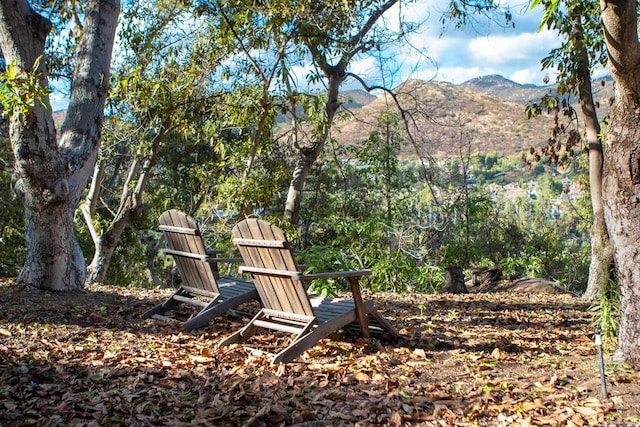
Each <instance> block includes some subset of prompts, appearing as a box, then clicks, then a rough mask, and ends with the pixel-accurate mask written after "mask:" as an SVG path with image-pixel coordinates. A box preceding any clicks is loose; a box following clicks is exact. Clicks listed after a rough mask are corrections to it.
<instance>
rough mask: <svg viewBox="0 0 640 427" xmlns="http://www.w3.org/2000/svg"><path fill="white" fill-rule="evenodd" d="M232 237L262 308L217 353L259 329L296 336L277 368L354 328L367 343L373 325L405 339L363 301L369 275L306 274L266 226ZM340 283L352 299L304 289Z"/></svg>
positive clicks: (256, 223) (242, 226)
mask: <svg viewBox="0 0 640 427" xmlns="http://www.w3.org/2000/svg"><path fill="white" fill-rule="evenodd" d="M231 234H232V236H233V238H234V239H233V241H234V243H235V244H236V245H237V246H238V248H239V250H240V254H241V255H242V258H243V260H244V263H245V265H244V266H242V267H240V269H239V271H240V272H244V273H249V274H250V275H251V276H252V278H253V280H254V283H255V285H256V288H257V289H258V293H259V294H260V298H261V300H262V303H263V308H262V309H261V310H260V312H259V313H258V314H257V315H256V316H255V317H254V318H253V319H252V320H251V321H250V322H249V323H248V324H247V325H246V326H245V327H244V328H242V329H241V330H239V331H237V332H236V333H234V334H232V335H230V336H229V337H227V338H225V339H224V340H222V341H221V342H220V343H219V344H218V347H222V346H225V345H228V344H232V343H236V342H241V341H244V340H246V339H248V338H249V337H250V336H252V335H253V334H255V332H256V329H257V328H259V327H260V328H267V329H271V330H277V331H283V332H287V333H291V334H293V339H292V341H291V343H290V344H289V346H287V347H286V348H285V349H284V350H282V351H281V352H279V353H278V354H276V356H275V358H274V359H273V361H272V364H276V363H287V362H290V361H291V360H293V359H295V358H296V357H297V356H298V355H300V354H301V353H302V352H303V351H305V350H306V349H308V348H309V347H311V346H313V345H314V344H315V343H317V342H318V341H319V340H321V339H322V338H325V337H326V336H328V335H329V334H331V333H333V332H336V331H338V330H340V329H342V328H344V327H345V326H347V325H349V324H351V323H354V322H355V323H356V324H357V325H358V326H359V327H360V330H361V332H362V335H364V336H365V337H369V336H370V329H369V320H370V319H371V320H375V321H376V323H377V324H378V325H379V328H380V329H381V330H384V331H386V332H388V333H389V334H390V335H391V336H392V337H393V338H398V337H400V334H399V333H398V331H397V330H396V329H395V328H394V327H393V325H391V323H389V321H388V320H386V319H385V318H384V317H382V316H381V315H380V314H379V313H378V312H377V311H376V310H375V309H374V308H373V302H372V301H363V300H362V296H361V293H360V285H359V281H360V278H362V277H363V276H366V275H368V274H370V273H371V271H370V270H357V271H349V272H339V273H320V274H303V273H301V272H300V271H299V270H298V268H297V266H296V263H295V260H294V256H293V253H292V250H291V247H290V245H289V242H288V241H287V239H286V236H285V234H284V232H283V231H282V230H281V229H280V228H278V227H276V226H273V225H271V224H269V223H268V222H266V221H263V220H259V219H247V220H244V221H242V222H240V223H239V224H237V225H236V226H235V227H234V228H233V230H232V232H231ZM337 277H346V278H348V280H349V283H350V285H351V291H352V293H353V299H345V298H323V297H320V296H317V295H309V294H308V293H307V291H306V287H305V285H304V283H303V281H307V280H313V279H320V278H323V279H330V278H337Z"/></svg>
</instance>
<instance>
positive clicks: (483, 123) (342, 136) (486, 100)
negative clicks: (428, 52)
mask: <svg viewBox="0 0 640 427" xmlns="http://www.w3.org/2000/svg"><path fill="white" fill-rule="evenodd" d="M395 91H396V93H398V100H399V102H400V103H401V104H402V106H403V108H404V109H405V110H406V111H407V112H408V114H409V115H410V116H411V121H412V123H413V124H412V127H413V129H412V132H413V133H414V135H415V138H416V146H417V149H418V150H419V151H420V153H421V154H422V155H425V154H429V155H432V156H435V157H443V156H445V157H446V156H451V155H459V154H460V149H463V150H464V151H465V152H466V149H467V148H466V147H468V146H469V147H470V149H471V152H472V153H478V152H491V151H496V152H499V153H503V154H514V153H517V152H520V151H523V150H526V149H528V148H529V147H530V146H531V145H532V144H542V143H543V142H544V141H546V139H547V138H548V135H549V131H550V129H551V126H552V118H551V117H539V118H535V119H532V120H527V118H526V116H525V114H524V106H523V105H522V104H519V103H515V102H509V101H506V100H504V99H502V98H500V97H498V96H495V95H489V94H486V93H481V92H478V91H477V90H474V89H472V88H470V87H466V86H464V85H453V84H450V83H441V82H423V81H417V80H414V81H410V82H407V83H405V84H404V85H402V86H401V87H398V88H396V90H395ZM387 109H392V110H393V111H396V112H398V109H397V108H396V107H395V104H394V102H393V100H392V98H391V96H389V95H383V96H380V97H378V98H377V99H376V100H375V101H373V102H371V103H370V104H367V105H366V106H364V107H363V108H361V109H359V110H353V109H352V110H351V114H349V115H345V116H343V120H340V121H338V123H337V126H336V129H337V130H336V132H335V133H334V137H335V138H336V139H337V140H338V141H340V142H343V143H344V144H347V145H350V144H357V143H359V142H360V141H362V140H364V139H366V138H367V136H368V135H369V134H370V133H371V132H372V131H374V130H376V128H377V121H378V118H379V117H380V115H381V114H382V113H383V112H384V111H386V110H387ZM400 134H401V135H402V136H403V137H404V138H406V132H404V131H403V130H401V131H400ZM401 155H402V156H415V155H416V151H415V148H414V147H413V146H411V145H409V146H405V147H403V149H402V152H401Z"/></svg>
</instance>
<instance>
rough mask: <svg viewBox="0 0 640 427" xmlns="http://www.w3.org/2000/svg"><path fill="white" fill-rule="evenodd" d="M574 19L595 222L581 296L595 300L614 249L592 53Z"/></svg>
mask: <svg viewBox="0 0 640 427" xmlns="http://www.w3.org/2000/svg"><path fill="white" fill-rule="evenodd" d="M571 13H572V16H571V21H572V23H573V27H572V31H571V39H572V41H573V46H574V53H575V55H576V64H577V69H576V77H577V79H578V93H579V95H580V108H581V110H582V114H583V115H584V120H585V127H586V134H587V135H586V136H587V144H588V145H589V187H590V191H591V208H592V211H593V224H592V226H591V230H590V237H591V263H590V265H589V279H588V282H587V289H586V290H585V292H584V294H583V295H582V298H584V299H588V300H596V299H598V298H599V297H600V296H601V295H602V294H603V290H604V289H605V287H606V286H607V282H608V281H609V279H610V277H611V270H612V267H613V250H612V249H611V242H610V241H609V235H608V232H607V226H606V224H605V221H604V209H603V205H602V165H603V153H602V141H601V139H600V123H599V122H598V114H597V112H596V105H595V103H594V102H593V89H592V86H591V70H590V69H589V56H588V53H587V48H586V46H585V45H584V42H583V37H584V35H583V29H582V17H581V16H580V15H576V14H575V12H574V11H573V10H572V11H571Z"/></svg>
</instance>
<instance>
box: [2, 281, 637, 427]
mask: <svg viewBox="0 0 640 427" xmlns="http://www.w3.org/2000/svg"><path fill="white" fill-rule="evenodd" d="M168 293H169V291H168V290H144V289H128V288H118V287H111V286H92V287H90V288H88V289H87V290H86V291H85V292H83V293H48V292H40V291H35V290H30V289H25V290H19V289H17V288H15V287H11V286H9V284H6V283H5V284H4V285H0V426H14V425H38V426H42V425H96V426H97V425H171V426H179V425H250V426H280V425H308V426H312V425H313V426H323V425H331V426H334V425H360V426H365V425H391V426H403V425H425V426H432V425H433V426H465V425H492V426H493V425H502V426H508V425H573V426H583V425H603V424H605V423H612V425H613V423H616V424H619V425H635V423H638V422H640V403H639V402H640V378H639V374H638V372H635V371H632V370H630V369H626V368H624V367H621V366H614V365H612V364H608V370H607V373H608V378H607V381H608V384H607V385H608V387H609V398H608V399H601V396H600V382H599V378H598V370H597V362H596V352H595V347H594V345H593V342H592V339H591V338H592V337H591V335H592V327H591V325H590V321H591V316H590V313H589V312H588V311H587V306H586V305H585V303H584V302H582V301H581V300H579V299H577V298H573V297H570V296H553V295H551V296H549V295H544V296H543V295H516V294H506V293H501V294H493V295H489V294H474V295H463V296H459V295H456V296H454V295H448V296H443V295H401V296H398V295H389V294H384V295H382V294H376V295H375V299H376V303H377V305H378V307H379V308H380V311H381V312H383V313H384V314H385V316H386V317H387V318H389V319H390V320H391V321H392V322H393V323H394V324H395V325H396V326H397V327H398V329H399V330H400V331H401V333H402V334H403V336H404V338H403V339H402V340H401V341H399V342H395V343H394V342H387V341H385V340H384V339H378V338H373V339H370V340H364V339H360V338H358V337H357V335H354V334H352V333H350V332H345V333H340V334H336V335H333V336H331V337H329V338H327V339H324V340H322V341H321V342H320V343H319V344H318V345H316V346H314V347H313V348H311V349H310V350H309V351H307V352H305V353H304V354H303V356H302V357H300V358H299V359H298V360H297V361H296V362H295V363H291V364H288V365H283V366H274V367H272V366H270V365H269V353H268V352H269V351H274V350H275V348H276V347H277V345H278V344H281V341H282V338H278V339H275V338H274V337H273V336H271V335H263V336H260V337H258V338H257V339H256V340H255V341H254V342H252V343H251V347H244V346H239V345H235V346H231V347H228V348H224V349H222V350H215V344H216V342H217V341H218V340H219V339H220V338H221V337H223V336H225V335H227V334H228V333H230V332H231V331H233V330H235V329H237V328H239V327H240V326H241V325H242V324H243V321H246V319H244V320H243V319H242V318H238V317H222V318H219V319H217V320H216V321H214V322H213V323H211V324H210V325H208V326H207V327H205V328H202V329H200V330H198V331H196V332H194V333H191V334H186V333H184V332H182V331H181V329H180V325H179V324H177V323H172V324H167V323H161V322H158V321H155V320H144V321H143V320H140V315H141V313H143V312H144V311H145V310H146V309H147V308H149V307H151V306H152V305H154V304H155V303H157V302H158V301H159V300H162V299H164V298H165V297H166V296H167V295H168ZM243 309H244V311H246V312H247V313H248V314H250V312H252V311H254V310H255V309H256V307H255V306H252V305H248V306H246V307H243ZM181 315H188V313H186V312H183V313H181Z"/></svg>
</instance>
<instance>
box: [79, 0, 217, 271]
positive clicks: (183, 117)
mask: <svg viewBox="0 0 640 427" xmlns="http://www.w3.org/2000/svg"><path fill="white" fill-rule="evenodd" d="M185 8H186V9H185ZM123 16H124V18H125V19H124V23H123V25H122V30H121V31H122V34H121V38H122V40H124V42H123V43H122V45H121V46H120V48H121V50H122V54H121V58H120V65H119V66H118V68H117V69H116V71H115V72H114V80H115V84H114V91H113V94H112V98H113V105H114V107H113V109H112V110H111V113H112V115H111V116H110V121H109V126H108V129H109V133H108V134H107V135H106V139H107V144H106V146H105V149H104V150H103V151H102V153H101V156H100V158H99V160H98V162H97V163H96V167H95V169H94V174H93V179H92V182H91V187H90V189H89V191H88V193H87V197H86V199H85V202H84V203H83V204H82V209H81V210H82V213H83V216H84V219H85V222H86V224H87V227H88V230H89V232H90V234H91V237H92V239H93V242H94V246H95V250H94V255H93V260H92V262H91V264H90V265H89V276H88V278H87V280H88V281H89V282H103V281H104V278H105V275H106V273H107V270H108V267H109V263H110V260H111V257H112V254H113V251H114V250H115V248H116V246H117V244H118V242H119V241H120V236H121V235H122V233H123V231H124V230H125V228H126V227H127V226H128V225H129V224H130V223H131V222H132V221H133V220H134V219H136V218H139V217H141V216H142V213H143V195H144V192H145V190H146V188H147V186H148V183H149V182H150V180H151V178H152V176H153V173H154V169H155V166H156V164H157V163H158V158H159V156H160V155H161V149H162V147H163V145H164V144H165V141H166V139H168V138H171V137H173V138H184V137H185V135H187V134H189V133H190V132H191V134H196V133H197V132H195V131H194V129H195V128H196V126H197V125H198V124H201V123H202V119H201V118H202V116H203V115H206V113H205V112H206V111H207V108H208V100H209V99H211V98H213V97H212V94H211V93H209V92H208V91H207V87H208V86H207V82H208V78H209V76H210V73H211V69H212V68H215V65H216V64H215V63H213V64H212V63H211V62H209V61H208V59H209V58H210V57H211V55H208V54H207V53H206V52H203V51H202V50H201V48H202V41H201V40H198V37H197V36H198V35H197V33H196V34H194V33H193V32H192V31H190V30H181V29H182V28H183V27H185V24H186V21H187V20H189V19H192V16H191V14H190V11H189V10H188V5H183V4H180V3H171V5H169V4H166V3H164V2H162V1H159V2H154V3H147V4H146V5H145V6H144V7H142V6H141V5H139V4H131V5H129V7H128V8H126V9H125V11H124V14H123ZM140 16H145V19H144V20H142V21H141V20H140ZM186 44H190V45H191V44H193V45H195V48H194V49H193V50H189V49H185V48H184V46H185V45H186ZM199 48H200V49H199ZM194 52H195V55H194ZM127 162H128V164H127ZM107 178H108V179H107ZM117 187H119V188H117ZM105 193H106V194H108V195H109V196H108V197H101V196H102V194H105ZM99 200H102V203H103V204H106V206H102V205H99V204H98V201H99ZM105 202H106V203H105ZM110 203H111V204H112V205H111V206H110ZM99 208H100V209H99Z"/></svg>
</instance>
